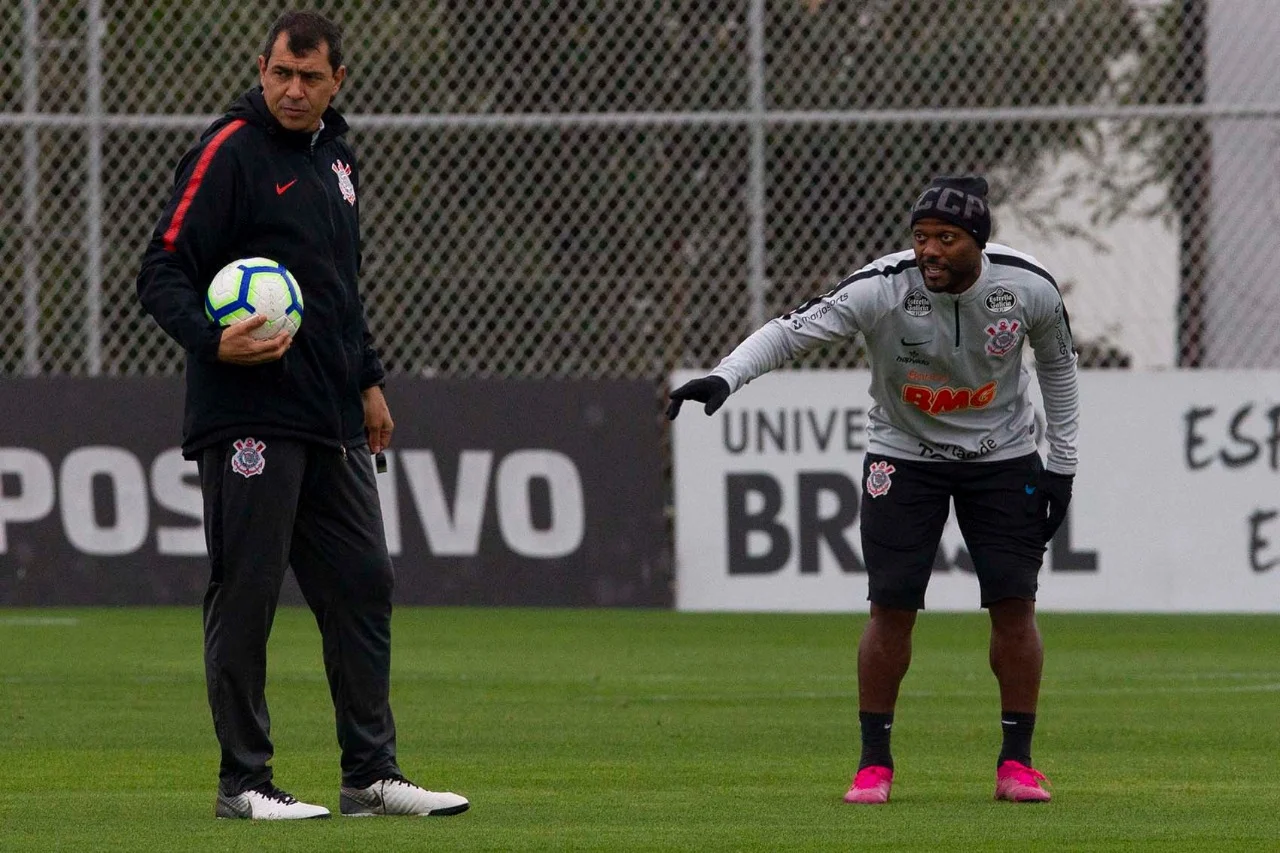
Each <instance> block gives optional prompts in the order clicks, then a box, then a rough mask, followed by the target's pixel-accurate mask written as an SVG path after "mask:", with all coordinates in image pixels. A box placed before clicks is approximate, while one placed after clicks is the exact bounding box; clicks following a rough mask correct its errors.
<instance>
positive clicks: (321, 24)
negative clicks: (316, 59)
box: [262, 10, 342, 71]
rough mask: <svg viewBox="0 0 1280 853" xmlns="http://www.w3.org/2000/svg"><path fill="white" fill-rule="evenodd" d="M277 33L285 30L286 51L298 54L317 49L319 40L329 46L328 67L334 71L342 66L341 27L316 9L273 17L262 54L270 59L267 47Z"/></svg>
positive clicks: (274, 40)
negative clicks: (286, 35) (274, 19)
mask: <svg viewBox="0 0 1280 853" xmlns="http://www.w3.org/2000/svg"><path fill="white" fill-rule="evenodd" d="M281 33H287V34H288V35H289V40H288V41H287V42H286V43H285V45H286V46H287V47H288V48H289V52H290V53H294V54H297V55H298V56H301V55H302V54H304V53H310V52H311V51H313V50H319V49H320V43H321V42H324V43H325V44H327V45H329V67H331V68H332V69H333V70H334V71H337V70H338V68H339V67H340V66H341V65H342V28H341V27H339V26H338V25H337V24H335V23H334V22H333V21H331V20H329V19H328V18H326V17H325V16H324V15H321V14H320V13H319V12H303V11H298V10H293V11H290V12H285V13H284V14H283V15H281V16H280V17H278V18H276V21H275V23H274V24H272V25H271V29H270V30H268V31H267V44H266V46H265V47H263V49H262V55H263V57H265V58H266V59H267V61H270V60H271V48H273V47H275V46H276V40H277V39H278V38H280V34H281Z"/></svg>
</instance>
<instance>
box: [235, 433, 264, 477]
mask: <svg viewBox="0 0 1280 853" xmlns="http://www.w3.org/2000/svg"><path fill="white" fill-rule="evenodd" d="M231 446H232V447H234V448H235V449H236V453H235V455H234V456H232V457H231V470H232V471H235V472H236V473H237V474H239V475H240V476H242V477H246V478H247V477H256V476H257V475H258V474H261V473H262V469H263V468H266V467H267V460H266V459H265V458H264V457H263V455H262V451H264V450H266V449H267V445H266V443H265V442H262V441H258V440H257V439H254V438H242V439H240V440H239V441H236V442H233V443H232V445H231Z"/></svg>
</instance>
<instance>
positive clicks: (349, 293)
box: [137, 89, 383, 458]
mask: <svg viewBox="0 0 1280 853" xmlns="http://www.w3.org/2000/svg"><path fill="white" fill-rule="evenodd" d="M323 120H324V126H323V127H322V128H321V130H320V132H319V134H318V135H316V136H315V138H314V140H313V138H312V137H313V134H310V133H297V132H293V131H288V130H285V129H284V128H283V127H281V125H280V124H279V123H278V122H277V121H276V120H275V118H274V117H273V116H272V115H271V113H270V111H269V110H268V109H267V105H266V102H265V101H264V100H263V98H262V91H261V89H253V90H251V91H249V92H247V93H245V94H244V95H243V96H241V97H240V98H239V99H238V100H237V101H236V102H235V103H234V104H233V105H232V106H231V109H230V110H229V111H228V112H227V114H226V115H224V116H223V117H222V118H220V119H218V120H217V121H215V122H214V123H213V124H212V125H210V126H209V128H208V129H207V130H205V132H204V134H203V135H202V136H201V138H200V142H199V144H197V145H196V146H195V147H194V148H192V149H191V150H190V151H188V152H187V153H186V154H185V155H184V156H183V157H182V160H181V161H180V162H179V164H178V168H177V173H176V180H175V183H174V189H173V196H172V198H170V199H169V203H168V204H167V205H166V206H165V209H164V214H163V215H162V216H161V217H160V222H159V224H158V225H157V226H156V230H155V233H154V234H153V235H152V238H151V243H150V244H149V245H148V246H147V251H146V254H145V255H144V256H143V259H142V269H141V271H140V272H139V274H138V282H137V287H138V297H139V299H140V300H141V302H142V306H143V308H144V309H145V310H146V312H147V313H148V314H150V315H151V316H153V317H155V319H156V321H157V322H158V323H159V324H160V326H161V328H163V329H164V330H165V332H167V333H168V334H169V336H170V337H172V338H174V339H175V340H176V341H177V342H178V343H180V344H181V345H182V347H183V348H184V349H185V350H186V351H187V398H186V415H185V418H184V424H183V434H182V450H183V453H184V454H185V455H186V456H187V457H188V458H193V457H194V456H195V455H196V453H197V451H199V450H200V449H201V448H203V447H207V446H208V445H210V444H213V443H215V442H217V441H221V440H224V439H227V438H243V437H245V436H254V437H259V436H269V435H276V436H289V437H293V438H301V439H306V440H311V441H317V442H321V443H324V444H329V445H332V446H334V447H338V446H342V447H346V446H354V445H358V444H360V443H361V442H363V441H364V407H363V404H362V402H361V398H360V392H361V391H362V390H363V389H365V388H369V387H371V386H373V385H377V384H379V383H380V382H382V378H383V369H382V363H381V361H380V360H379V359H378V355H377V352H376V351H375V350H374V348H373V339H372V337H371V336H370V334H369V328H368V324H367V323H366V321H365V316H364V307H363V304H362V302H361V300H360V294H359V291H358V290H357V286H356V279H357V275H358V273H359V270H360V207H359V202H358V200H357V194H358V191H359V187H360V180H359V172H358V169H357V167H356V159H355V153H354V152H353V151H352V149H351V147H350V146H349V145H348V144H347V143H346V142H345V141H344V140H343V138H342V137H343V134H344V133H346V131H347V123H346V121H345V120H344V119H343V118H342V116H341V115H339V114H338V112H337V111H336V110H334V109H333V108H330V109H328V110H327V111H326V112H325V114H324V119H323ZM249 257H263V258H270V259H272V260H275V261H278V262H280V263H282V264H284V265H285V267H286V268H288V270H289V271H290V272H291V273H293V276H294V278H296V279H297V281H298V286H299V287H300V288H301V290H302V301H303V315H302V326H301V329H300V330H299V331H298V334H297V335H296V336H295V338H294V342H293V346H292V347H290V349H289V351H288V352H287V353H285V356H284V358H283V359H281V360H279V361H276V362H272V363H269V364H263V365H255V366H252V367H241V366H238V365H232V364H226V363H224V362H220V361H218V360H217V352H218V342H219V338H220V336H221V329H220V328H219V327H218V326H217V325H216V324H214V323H213V322H211V321H210V320H209V319H208V318H207V317H206V316H205V313H204V298H205V290H206V288H207V287H208V284H209V282H210V281H211V280H212V279H213V276H214V275H215V274H216V273H217V272H218V270H220V269H221V268H222V267H223V266H225V265H226V264H228V263H230V262H232V261H234V260H238V259H240V258H249Z"/></svg>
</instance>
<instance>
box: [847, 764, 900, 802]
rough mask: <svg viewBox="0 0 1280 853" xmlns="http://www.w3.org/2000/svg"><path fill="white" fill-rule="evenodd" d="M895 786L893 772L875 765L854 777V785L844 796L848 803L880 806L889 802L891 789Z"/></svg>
mask: <svg viewBox="0 0 1280 853" xmlns="http://www.w3.org/2000/svg"><path fill="white" fill-rule="evenodd" d="M892 786H893V770H892V769H891V768H889V767H882V766H880V765H876V764H873V765H871V766H870V767H864V768H862V769H861V770H859V771H858V773H857V775H856V776H854V777H853V784H852V785H850V786H849V790H848V792H847V793H846V794H845V795H844V801H845V802H846V803H863V804H864V805H871V806H878V805H880V804H882V803H887V802H889V788H891V787H892Z"/></svg>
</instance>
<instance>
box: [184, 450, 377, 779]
mask: <svg viewBox="0 0 1280 853" xmlns="http://www.w3.org/2000/svg"><path fill="white" fill-rule="evenodd" d="M245 441H251V440H250V439H242V440H237V441H228V442H225V443H222V444H219V445H217V446H215V447H210V448H208V449H206V450H205V451H204V452H203V454H202V455H201V457H200V459H199V460H198V463H199V469H200V485H201V489H202V491H203V493H204V518H205V541H206V543H207V544H208V547H209V561H210V567H211V573H210V578H209V589H208V591H207V592H206V594H205V598H204V636H205V642H204V648H205V679H206V682H207V684H208V688H209V707H210V709H211V710H212V711H213V726H214V731H215V732H216V734H217V737H218V742H219V744H220V745H221V747H222V763H221V768H220V770H219V783H220V785H221V788H222V790H223V792H224V793H226V794H228V795H234V794H238V793H240V792H241V791H243V790H244V789H246V788H251V787H253V786H255V785H258V784H261V783H263V782H266V781H268V780H270V779H271V768H270V767H269V766H268V761H269V760H270V759H271V756H272V752H273V750H272V744H271V735H270V731H271V718H270V716H269V714H268V713H267V702H266V696H265V692H264V691H265V686H266V675H267V654H266V653H267V637H268V635H269V634H270V633H271V623H272V620H273V619H274V617H275V611H276V604H277V602H278V601H279V598H280V585H281V582H282V581H283V579H284V572H285V568H286V566H289V565H292V566H293V572H294V576H295V577H296V578H297V580H298V586H299V587H300V588H301V590H302V593H303V596H304V597H305V598H306V600H307V604H308V605H309V606H310V607H311V610H312V612H313V613H314V614H315V617H316V623H317V624H318V625H319V627H320V635H321V638H322V642H323V647H324V665H325V674H326V675H327V676H328V680H329V691H330V694H331V695H332V697H333V706H334V712H335V715H336V718H337V729H338V744H339V746H340V747H341V749H342V780H343V784H347V785H358V786H363V785H367V784H369V783H371V782H373V781H375V780H376V779H379V778H381V777H383V776H385V775H387V774H388V773H391V772H399V769H398V767H397V766H396V757H395V752H396V748H395V743H396V741H395V722H394V720H393V719H392V717H391V706H390V703H389V701H388V695H389V691H390V669H391V589H392V581H393V579H392V569H391V559H390V557H389V556H388V555H387V546H386V538H385V534H384V532H383V529H382V516H381V514H380V511H379V504H378V492H377V485H376V483H375V482H374V473H373V464H372V461H371V460H370V458H369V453H368V450H367V449H366V448H358V449H354V450H350V451H348V452H347V453H346V454H344V453H343V452H342V451H340V450H336V449H334V448H331V447H324V446H322V445H318V444H311V443H308V442H302V441H294V440H289V439H279V438H274V439H273V438H266V439H262V440H261V441H260V442H254V443H253V444H251V445H246V444H245ZM259 444H260V445H261V447H260V448H259V447H258V445H259Z"/></svg>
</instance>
